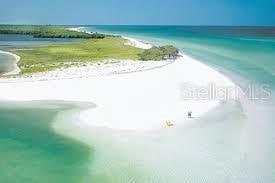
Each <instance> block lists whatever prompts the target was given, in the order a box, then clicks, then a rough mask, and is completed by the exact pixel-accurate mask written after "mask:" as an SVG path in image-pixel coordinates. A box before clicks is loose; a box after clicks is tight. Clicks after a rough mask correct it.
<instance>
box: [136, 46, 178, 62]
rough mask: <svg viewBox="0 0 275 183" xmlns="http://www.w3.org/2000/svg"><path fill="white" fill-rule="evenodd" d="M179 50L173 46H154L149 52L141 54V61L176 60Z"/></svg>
mask: <svg viewBox="0 0 275 183" xmlns="http://www.w3.org/2000/svg"><path fill="white" fill-rule="evenodd" d="M178 54H179V50H178V49H177V48H175V47H174V46H172V45H166V46H160V47H156V46H153V47H152V48H150V49H148V50H144V52H142V53H140V54H139V57H140V59H141V60H164V59H174V58H176V57H177V56H178Z"/></svg>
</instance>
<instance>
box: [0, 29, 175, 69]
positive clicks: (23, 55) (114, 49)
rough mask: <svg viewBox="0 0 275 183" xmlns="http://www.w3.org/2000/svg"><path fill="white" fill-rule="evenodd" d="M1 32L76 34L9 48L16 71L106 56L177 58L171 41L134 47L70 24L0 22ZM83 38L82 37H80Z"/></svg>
mask: <svg viewBox="0 0 275 183" xmlns="http://www.w3.org/2000/svg"><path fill="white" fill-rule="evenodd" d="M0 34H24V35H32V36H33V37H35V38H78V39H80V40H79V41H76V42H73V43H67V44H57V45H47V46H37V47H33V48H31V49H16V50H9V52H11V53H13V54H15V55H18V56H19V57H20V60H19V61H18V62H17V65H18V67H19V69H20V72H19V74H33V73H38V72H45V71H52V70H56V69H59V68H69V67H72V66H85V65H87V64H89V63H100V62H106V60H110V59H115V60H132V61H139V60H140V61H160V60H167V59H176V58H177V56H178V54H179V50H178V49H177V48H175V47H174V46H172V45H165V46H151V47H150V48H149V49H143V48H139V47H135V46H133V45H132V44H129V43H128V42H129V40H127V39H125V38H123V37H121V36H114V35H107V34H101V33H97V32H83V31H75V30H73V29H72V28H71V27H69V26H51V25H44V26H42V25H39V26H38V25H0ZM81 39H84V40H81Z"/></svg>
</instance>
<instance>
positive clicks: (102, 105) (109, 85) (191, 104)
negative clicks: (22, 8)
mask: <svg viewBox="0 0 275 183" xmlns="http://www.w3.org/2000/svg"><path fill="white" fill-rule="evenodd" d="M75 30H76V31H85V30H79V29H78V28H75ZM123 38H124V39H127V40H128V41H129V43H128V44H130V45H132V46H136V47H140V48H143V49H148V48H149V46H152V45H151V44H147V43H144V42H141V41H139V40H136V39H133V38H128V37H123ZM17 58H18V57H17ZM19 58H20V57H19ZM162 62H163V63H162ZM120 63H124V64H125V62H124V61H123V60H121V61H120ZM136 63H138V62H135V61H132V63H131V64H130V67H128V66H125V65H123V64H122V67H120V66H118V67H117V68H115V69H114V67H113V66H114V65H111V66H110V65H109V64H106V65H105V66H107V67H103V68H102V72H101V74H95V75H94V76H93V77H90V75H88V72H85V69H87V67H81V66H80V67H79V66H77V67H76V68H68V69H67V71H68V70H70V69H72V70H73V72H66V71H64V70H62V69H60V70H58V71H57V73H54V72H55V71H53V72H48V73H42V74H41V75H42V77H41V78H42V79H41V80H39V79H37V78H39V77H35V76H34V78H32V80H31V82H28V81H30V79H29V78H7V79H1V82H0V86H1V92H2V94H3V95H2V96H1V97H0V99H1V100H15V101H33V100H61V101H76V102H88V103H89V102H90V103H94V104H95V105H96V106H97V107H96V108H92V109H86V110H83V111H81V112H80V114H79V121H80V122H78V124H79V125H82V126H86V127H88V126H97V127H106V128H112V129H118V130H141V131H144V130H154V129H159V128H166V125H165V121H172V122H173V123H174V124H175V126H177V125H179V124H185V123H186V122H187V123H188V122H189V121H190V120H192V119H188V117H187V112H188V111H192V112H193V114H194V117H195V118H199V117H200V116H202V115H203V114H205V113H207V112H208V111H210V110H211V109H213V108H215V107H217V106H218V105H219V102H220V101H219V100H183V99H182V98H181V97H182V91H181V89H180V87H181V85H182V84H186V83H188V84H192V85H195V86H202V87H204V86H208V84H209V83H215V85H216V86H219V87H228V86H235V84H234V83H233V82H232V81H231V80H230V79H229V78H227V77H226V76H224V75H223V74H221V73H219V72H218V71H216V70H215V69H213V68H211V67H209V66H207V65H206V64H203V63H201V62H200V61H198V60H196V59H193V58H191V57H189V56H188V55H185V54H182V53H180V56H179V57H178V58H177V59H176V60H173V62H171V61H170V62H168V63H167V62H164V61H146V62H144V64H145V63H146V64H148V63H149V64H152V65H151V66H150V67H149V68H150V69H146V66H145V65H142V64H141V65H142V66H141V67H140V68H138V64H137V65H135V64H136ZM155 64H156V65H155ZM157 64H159V65H157ZM126 65H127V64H126ZM156 66H157V67H156ZM108 67H109V69H110V68H111V71H109V70H108ZM147 68H148V67H147ZM74 69H76V70H74ZM81 69H82V70H81ZM65 70H66V69H65ZM95 70H98V67H95ZM88 71H89V69H88ZM128 71H129V72H128ZM137 71H138V72H137ZM76 73H84V74H83V75H81V77H72V75H74V74H76ZM102 73H103V74H102ZM122 73H123V74H122ZM197 73H200V74H197ZM59 74H60V75H59ZM62 74H63V75H62ZM51 76H54V79H51V78H50V77H51ZM55 76H57V77H55ZM59 76H65V77H61V78H60V77H59ZM67 76H69V77H67ZM9 79H11V80H13V79H14V82H9ZM17 91H20V92H19V93H18V92H17Z"/></svg>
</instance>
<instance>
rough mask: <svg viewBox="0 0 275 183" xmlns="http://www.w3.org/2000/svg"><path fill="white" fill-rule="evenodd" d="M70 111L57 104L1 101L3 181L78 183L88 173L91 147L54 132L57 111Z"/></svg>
mask: <svg viewBox="0 0 275 183" xmlns="http://www.w3.org/2000/svg"><path fill="white" fill-rule="evenodd" d="M67 108H68V107H67V106H66V105H64V104H62V103H61V104H58V103H54V102H52V103H47V104H46V103H45V102H43V103H37V102H1V105H0V157H1V160H0V182H5V183H14V182H29V183H38V182H41V183H44V182H45V183H48V182H53V183H54V182H79V181H80V180H81V178H82V177H83V175H85V174H87V171H88V162H89V161H90V159H91V155H92V150H91V148H88V147H87V146H85V145H83V144H82V143H80V142H78V141H76V140H73V139H70V138H66V137H63V136H61V135H59V134H57V133H55V132H54V130H53V129H52V123H53V120H54V118H55V117H56V115H57V114H58V112H61V111H63V110H65V109H66V110H67ZM64 120H66V119H64ZM66 121H67V122H68V123H69V122H70V119H67V120H66ZM85 172H86V173H85Z"/></svg>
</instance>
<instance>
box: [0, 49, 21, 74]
mask: <svg viewBox="0 0 275 183" xmlns="http://www.w3.org/2000/svg"><path fill="white" fill-rule="evenodd" d="M0 53H1V54H6V55H11V56H13V57H14V58H15V60H14V61H13V63H12V64H13V70H12V71H10V72H7V73H4V74H3V76H8V75H16V74H19V73H20V71H21V70H20V68H19V67H18V66H17V63H18V62H19V60H20V56H18V55H16V54H14V53H10V52H7V51H2V50H0Z"/></svg>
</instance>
